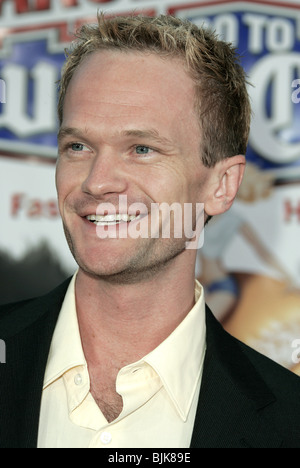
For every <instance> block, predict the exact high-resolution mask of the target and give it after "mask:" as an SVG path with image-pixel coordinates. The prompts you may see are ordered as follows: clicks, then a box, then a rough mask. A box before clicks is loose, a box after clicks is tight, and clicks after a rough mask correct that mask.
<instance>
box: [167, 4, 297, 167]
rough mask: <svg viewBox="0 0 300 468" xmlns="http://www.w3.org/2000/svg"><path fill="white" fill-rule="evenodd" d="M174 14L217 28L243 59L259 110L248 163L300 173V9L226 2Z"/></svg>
mask: <svg viewBox="0 0 300 468" xmlns="http://www.w3.org/2000/svg"><path fill="white" fill-rule="evenodd" d="M169 12H170V13H171V14H175V15H177V16H179V17H184V18H187V19H189V20H191V21H193V22H194V23H196V24H197V25H203V24H204V25H207V26H209V27H212V28H213V29H214V30H216V31H217V32H218V33H219V34H220V35H221V36H222V37H223V38H224V40H226V41H228V42H232V43H234V44H235V45H236V47H237V49H238V51H239V53H240V54H241V55H242V65H243V67H244V68H245V70H246V71H247V74H248V76H249V80H250V82H251V84H252V85H251V86H249V93H250V95H251V100H252V106H253V110H254V118H253V122H252V129H251V136H250V144H249V150H248V159H249V160H252V161H253V162H254V163H256V164H257V165H258V166H259V167H261V168H262V169H276V168H280V169H282V168H289V167H293V166H298V167H299V169H300V133H299V125H300V106H297V105H296V104H298V103H299V102H300V89H299V88H300V29H299V20H298V18H299V13H300V9H299V7H297V6H296V5H295V7H292V6H291V5H287V6H285V7H279V6H278V5H276V4H275V3H274V4H273V5H272V4H271V5H270V4H269V3H268V5H262V4H261V2H260V3H258V2H257V3H256V2H255V3H254V2H251V3H250V2H249V3H247V2H243V5H242V6H241V5H240V4H239V3H237V2H232V1H221V2H219V3H218V4H216V3H215V2H214V5H212V6H202V7H201V3H199V4H197V5H194V6H191V7H188V8H187V7H185V6H184V5H182V6H178V7H174V8H170V10H169ZM293 86H294V88H293Z"/></svg>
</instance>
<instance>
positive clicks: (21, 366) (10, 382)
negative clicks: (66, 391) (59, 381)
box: [0, 280, 69, 448]
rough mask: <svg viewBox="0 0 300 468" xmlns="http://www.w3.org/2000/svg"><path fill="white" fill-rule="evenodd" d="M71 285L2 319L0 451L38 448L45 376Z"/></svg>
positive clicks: (0, 323) (17, 309)
mask: <svg viewBox="0 0 300 468" xmlns="http://www.w3.org/2000/svg"><path fill="white" fill-rule="evenodd" d="M68 284H69V280H68V281H66V282H65V283H64V284H63V285H61V286H59V287H58V288H57V289H56V290H54V291H53V292H51V293H50V294H48V295H47V296H44V297H41V298H38V299H36V300H33V301H27V302H26V303H24V305H23V307H15V309H13V310H9V314H8V313H7V317H8V319H7V321H6V320H5V314H4V316H1V322H0V330H1V338H2V339H4V340H5V343H6V356H7V357H6V361H7V362H6V364H3V365H1V366H0V417H1V424H0V447H4V448H35V447H36V446H37V437H38V424H39V413H40V403H41V395H42V387H43V379H44V373H45V368H46V363H47V359H48V354H49V348H50V344H51V340H52V335H53V333H54V328H55V325H56V322H57V318H58V315H59V312H60V309H61V306H62V302H63V299H64V296H65V294H66V290H67V287H68ZM12 389H13V391H12Z"/></svg>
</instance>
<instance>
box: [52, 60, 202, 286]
mask: <svg viewBox="0 0 300 468" xmlns="http://www.w3.org/2000/svg"><path fill="white" fill-rule="evenodd" d="M194 102H195V90H194V84H193V82H192V79H191V78H190V77H189V76H188V75H187V73H186V72H185V70H184V66H183V63H181V62H180V61H179V60H175V59H170V58H165V59H163V58H160V57H158V56H157V55H155V54H140V53H135V52H130V53H123V52H112V51H101V52H100V51H99V52H96V53H94V54H92V55H91V56H89V57H88V58H86V59H85V60H84V62H83V63H82V64H81V65H80V67H79V69H78V70H77V71H76V73H75V75H74V76H73V78H72V80H71V83H70V85H69V88H68V91H67V94H66V98H65V102H64V112H63V115H64V117H63V123H62V126H61V130H60V134H59V159H58V164H57V175H56V182H57V191H58V198H59V207H60V212H61V216H62V220H63V224H64V229H65V232H66V236H67V240H68V242H69V245H70V248H71V250H72V253H73V255H74V256H75V259H76V261H77V263H78V264H79V266H80V267H81V268H82V269H83V270H84V271H86V272H88V273H89V274H92V275H93V276H95V275H96V276H100V277H106V278H111V279H112V278H114V279H119V281H121V280H123V281H136V280H138V279H139V280H140V279H142V278H144V277H145V275H147V276H148V277H149V275H150V276H151V275H153V273H154V272H155V271H157V270H160V269H161V268H162V267H166V266H167V265H168V264H170V262H171V261H173V260H174V259H177V260H176V261H177V262H178V261H180V262H184V258H187V257H186V256H187V251H186V249H185V246H186V238H185V237H184V235H183V236H178V235H177V236H176V235H175V234H174V229H173V227H172V226H171V231H170V236H169V238H162V236H157V235H153V232H154V231H153V232H152V236H151V235H148V236H139V237H137V236H132V235H130V232H131V233H132V232H135V233H136V232H138V231H139V230H140V231H141V232H142V231H143V232H144V233H145V232H146V231H147V230H148V233H149V232H150V226H151V223H152V225H154V224H155V222H156V221H155V220H154V215H153V214H152V215H151V206H153V205H154V204H156V206H157V205H159V204H162V203H165V204H169V205H172V204H173V203H174V202H175V203H176V204H177V205H180V206H181V207H182V208H183V207H184V205H185V204H192V206H193V207H194V208H195V205H196V203H205V187H206V184H207V180H208V178H209V170H208V169H206V168H205V167H204V166H203V164H202V162H201V156H200V141H201V132H200V128H199V123H198V119H197V115H196V112H195V110H194V108H195V106H194ZM120 197H121V199H122V200H123V201H126V203H123V204H122V206H120V204H119V202H120ZM136 203H139V204H140V205H133V204H136ZM130 206H131V207H133V208H132V209H131V211H130V210H129V207H130ZM140 207H141V208H140ZM113 208H114V209H113ZM129 211H130V212H129ZM182 212H184V210H183V209H182ZM116 213H117V214H119V215H122V216H119V217H118V218H117V219H115V218H114V215H115V214H116ZM99 214H102V215H106V214H108V215H109V216H110V217H107V218H99V217H97V216H95V215H99ZM126 215H130V217H126ZM135 216H140V217H139V218H135ZM100 220H101V222H100ZM152 229H153V228H152ZM160 229H161V226H160ZM110 232H111V233H113V234H112V235H109V234H110ZM115 234H117V235H115ZM126 234H128V235H126Z"/></svg>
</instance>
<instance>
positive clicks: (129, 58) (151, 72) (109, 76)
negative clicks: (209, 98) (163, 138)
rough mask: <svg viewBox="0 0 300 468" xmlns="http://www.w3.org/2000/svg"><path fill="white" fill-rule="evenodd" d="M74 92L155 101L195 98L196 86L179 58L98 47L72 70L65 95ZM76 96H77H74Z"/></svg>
mask: <svg viewBox="0 0 300 468" xmlns="http://www.w3.org/2000/svg"><path fill="white" fill-rule="evenodd" d="M71 92H73V93H74V92H76V94H79V95H80V97H82V98H89V97H91V96H93V98H94V99H97V97H98V96H101V97H105V95H106V96H109V97H111V96H112V95H113V96H115V100H118V99H119V98H120V97H121V99H122V102H123V101H124V102H126V101H130V100H131V97H132V94H134V97H135V99H137V98H138V95H140V98H141V100H143V99H145V100H147V97H148V98H150V99H151V101H152V102H154V100H155V98H156V97H157V96H159V99H160V100H163V101H164V102H166V103H167V102H168V101H169V102H173V104H174V105H175V104H176V102H178V103H179V104H180V103H182V102H186V100H187V99H188V98H189V100H188V102H187V104H188V103H189V104H192V106H193V101H194V93H195V87H194V83H193V82H192V79H191V78H190V77H189V76H188V74H187V72H186V71H185V66H184V61H183V59H180V58H170V57H161V56H159V55H157V54H154V53H144V52H134V51H130V52H123V51H122V52H119V51H115V50H114V51H111V50H105V51H97V52H94V53H92V54H91V55H89V56H87V57H86V58H85V59H84V60H83V62H82V63H81V65H80V66H79V67H78V69H77V70H76V71H75V73H74V75H73V77H72V79H71V82H70V84H69V88H68V91H67V96H68V94H70V93H71ZM77 97H79V96H77Z"/></svg>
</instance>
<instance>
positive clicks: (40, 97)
mask: <svg viewBox="0 0 300 468" xmlns="http://www.w3.org/2000/svg"><path fill="white" fill-rule="evenodd" d="M114 3H115V2H114V0H82V1H81V2H78V1H77V0H61V1H55V2H54V1H50V0H49V1H31V2H28V1H23V0H15V1H10V0H9V1H8V0H7V1H5V0H3V1H1V0H0V29H1V28H2V27H3V30H4V31H8V35H7V36H4V38H3V37H1V38H0V77H1V81H0V148H1V150H2V151H7V152H12V153H18V154H20V155H26V154H27V155H37V156H39V157H50V158H53V159H54V158H56V155H57V128H58V121H57V115H56V102H57V81H58V80H59V78H60V71H61V68H62V65H63V63H64V61H65V52H64V50H65V48H66V47H67V46H68V44H69V43H70V42H71V40H72V39H73V38H74V37H73V34H72V33H71V32H73V31H76V30H77V29H78V28H79V27H80V25H81V24H82V23H85V22H93V23H95V22H96V11H97V10H98V9H99V8H103V7H104V5H102V4H106V6H109V7H110V13H112V10H116V8H115V7H114V6H113V5H111V4H114ZM108 4H109V5H108ZM125 6H126V11H127V13H128V11H130V9H131V10H133V9H135V14H139V13H141V12H143V14H145V15H149V16H153V15H155V13H156V10H155V8H151V9H150V8H146V9H145V8H143V7H141V8H139V7H138V5H137V2H136V0H127V2H126V5H125ZM119 10H120V7H119ZM117 12H118V13H120V11H118V10H117ZM31 20H32V21H31ZM5 85H6V86H5ZM4 103H5V104H4Z"/></svg>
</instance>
